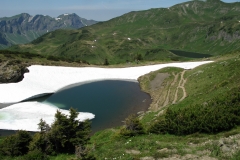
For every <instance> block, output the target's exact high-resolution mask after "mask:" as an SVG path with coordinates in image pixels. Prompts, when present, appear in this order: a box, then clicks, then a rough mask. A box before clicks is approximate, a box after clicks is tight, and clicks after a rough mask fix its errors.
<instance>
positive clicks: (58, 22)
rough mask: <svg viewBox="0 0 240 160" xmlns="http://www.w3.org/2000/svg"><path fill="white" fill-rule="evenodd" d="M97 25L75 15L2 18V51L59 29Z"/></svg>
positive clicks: (0, 46) (92, 21)
mask: <svg viewBox="0 0 240 160" xmlns="http://www.w3.org/2000/svg"><path fill="white" fill-rule="evenodd" d="M95 23H97V21H94V20H87V19H84V18H81V17H79V16H78V15H76V14H75V13H73V14H63V15H60V16H58V17H57V18H52V17H50V16H44V15H35V16H31V15H29V14H27V13H22V14H19V15H16V16H13V17H4V18H0V49H1V48H5V47H7V46H11V45H13V44H23V43H27V42H30V41H32V40H34V39H36V38H38V37H39V36H41V35H43V34H45V33H47V32H50V31H54V30H57V29H77V28H81V27H84V26H88V25H92V24H95Z"/></svg>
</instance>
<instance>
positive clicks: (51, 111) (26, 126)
mask: <svg viewBox="0 0 240 160" xmlns="http://www.w3.org/2000/svg"><path fill="white" fill-rule="evenodd" d="M57 110H60V111H61V112H62V113H63V114H66V115H69V112H68V110H61V109H59V108H57V107H54V106H50V105H47V104H43V103H38V102H23V103H18V104H14V105H11V106H9V107H6V108H3V109H1V110H0V115H2V117H3V118H2V119H0V128H1V129H11V130H19V129H21V130H27V131H39V129H38V125H37V124H38V123H39V122H40V119H41V118H42V119H43V120H45V121H46V122H47V123H48V124H52V122H53V121H54V115H55V113H56V111H57ZM93 118H94V115H93V114H92V113H82V112H80V113H79V115H78V118H77V119H78V120H80V121H84V120H86V119H93Z"/></svg>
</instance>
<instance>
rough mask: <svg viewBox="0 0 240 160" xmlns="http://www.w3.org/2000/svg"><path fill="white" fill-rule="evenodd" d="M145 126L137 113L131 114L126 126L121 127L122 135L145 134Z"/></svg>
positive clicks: (126, 120) (125, 123)
mask: <svg viewBox="0 0 240 160" xmlns="http://www.w3.org/2000/svg"><path fill="white" fill-rule="evenodd" d="M144 133H145V132H144V128H143V125H142V123H141V122H140V121H139V118H138V117H137V116H136V115H134V114H133V115H130V116H129V117H128V118H126V119H125V121H124V126H123V127H122V128H121V129H120V135H122V136H127V137H132V136H136V135H140V134H144Z"/></svg>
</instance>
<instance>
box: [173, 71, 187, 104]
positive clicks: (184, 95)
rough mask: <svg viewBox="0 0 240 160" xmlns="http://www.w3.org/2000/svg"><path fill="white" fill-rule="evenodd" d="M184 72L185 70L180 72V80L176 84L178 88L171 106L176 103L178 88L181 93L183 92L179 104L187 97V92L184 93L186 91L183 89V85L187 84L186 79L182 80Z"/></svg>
mask: <svg viewBox="0 0 240 160" xmlns="http://www.w3.org/2000/svg"><path fill="white" fill-rule="evenodd" d="M185 72H186V70H184V71H182V73H181V79H180V81H179V83H178V87H177V90H176V92H175V95H174V100H173V102H172V103H173V104H174V103H176V102H177V99H178V90H179V88H181V89H182V91H183V96H182V98H181V99H180V100H179V102H181V101H182V100H183V99H184V98H186V97H187V92H186V89H185V87H184V85H185V83H186V82H187V79H184V77H183V76H184V74H185Z"/></svg>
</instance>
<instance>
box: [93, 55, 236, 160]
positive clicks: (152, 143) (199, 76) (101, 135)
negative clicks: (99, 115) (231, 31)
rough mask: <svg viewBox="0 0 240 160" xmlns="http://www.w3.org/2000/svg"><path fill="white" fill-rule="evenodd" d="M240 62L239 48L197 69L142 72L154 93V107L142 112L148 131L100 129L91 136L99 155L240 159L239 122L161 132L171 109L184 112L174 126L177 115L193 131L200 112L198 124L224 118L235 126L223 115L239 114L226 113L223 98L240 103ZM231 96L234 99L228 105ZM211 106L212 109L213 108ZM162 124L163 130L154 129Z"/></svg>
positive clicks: (146, 86) (145, 86)
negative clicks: (135, 133) (127, 133)
mask: <svg viewBox="0 0 240 160" xmlns="http://www.w3.org/2000/svg"><path fill="white" fill-rule="evenodd" d="M239 62H240V56H239V52H235V53H232V54H228V55H225V56H221V57H219V58H218V59H215V62H213V63H209V64H206V65H202V66H199V67H197V68H195V69H192V70H182V69H179V68H165V69H161V70H159V71H156V72H152V73H149V74H147V75H144V76H142V77H140V78H139V82H140V85H141V87H142V89H143V90H145V91H146V92H148V93H150V94H151V97H152V98H153V103H152V105H151V107H150V109H149V111H148V112H145V113H143V114H140V115H139V117H140V120H141V122H142V124H143V125H144V126H145V129H146V133H145V134H143V135H138V136H133V137H128V136H127V137H121V136H120V135H119V134H120V128H121V127H120V128H114V129H109V130H104V131H101V132H98V133H96V134H95V135H94V136H93V137H91V142H92V144H91V146H95V151H94V154H95V155H96V157H97V159H103V158H107V159H114V158H116V159H119V158H120V159H121V158H122V159H149V160H152V159H169V160H170V159H211V160H215V159H239V155H240V154H239V153H240V151H239V136H240V130H239V124H235V125H233V126H232V128H231V129H225V130H222V131H220V130H217V131H214V130H212V131H210V132H206V131H204V130H202V131H201V130H198V131H197V132H193V133H184V134H180V135H179V134H178V132H177V131H175V132H171V131H170V130H167V128H165V129H166V130H165V132H160V130H161V127H163V126H164V124H163V123H162V122H163V121H161V120H163V119H166V118H167V115H169V113H170V111H169V109H170V110H171V111H172V112H173V113H179V112H180V113H179V115H176V116H175V117H171V120H170V121H171V122H172V125H171V126H174V123H173V122H174V121H175V120H176V121H177V122H178V123H179V124H181V125H183V126H184V128H185V129H186V130H187V131H191V129H190V128H189V126H191V125H192V124H194V123H195V122H194V120H195V118H194V117H195V116H196V115H199V119H198V120H199V122H200V123H197V124H196V125H197V126H202V127H206V125H215V124H217V123H218V122H219V123H218V124H217V125H218V127H219V128H220V127H221V126H224V127H227V126H228V125H229V126H230V125H231V123H226V124H223V121H222V120H223V119H224V122H226V121H228V120H229V119H231V118H234V117H232V116H233V115H231V116H230V115H229V113H228V111H227V110H225V111H224V113H220V111H221V110H222V104H221V103H222V102H221V101H223V102H224V105H226V107H227V108H233V107H234V106H236V108H239V104H240V99H239V93H240V92H239V87H240V83H239V82H240V76H239V75H240V72H239V71H240V65H239V64H240V63H239ZM165 74H168V76H165V79H164V80H162V81H157V80H156V79H159V75H165ZM184 92H186V95H185V94H184ZM176 95H178V96H177V98H176ZM230 101H231V103H232V104H231V105H228V103H229V102H230ZM166 102H167V103H166ZM191 108H192V109H191ZM207 108H208V109H210V110H211V111H209V112H208V109H207ZM181 111H183V112H181ZM190 111H191V114H192V115H191V119H186V117H185V116H186V113H187V114H189V112H190ZM202 111H203V113H202ZM184 113H185V114H184ZM236 113H239V109H235V114H236ZM195 114H196V115H195ZM204 117H208V118H209V120H210V122H206V121H205V118H204ZM234 119H235V118H234ZM235 120H236V119H235ZM186 121H187V122H186ZM158 123H159V125H157V126H156V124H158ZM153 126H155V127H153ZM168 127H169V128H171V127H170V126H168ZM211 127H213V126H211ZM172 128H173V127H172ZM172 128H171V129H172ZM156 130H158V133H156V132H154V133H153V131H156ZM177 130H181V128H180V127H179V128H178V129H177ZM206 133H208V134H206ZM112 148H114V150H112ZM110 150H111V152H109V151H110Z"/></svg>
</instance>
